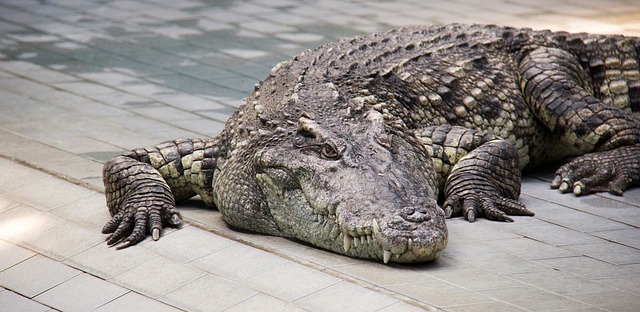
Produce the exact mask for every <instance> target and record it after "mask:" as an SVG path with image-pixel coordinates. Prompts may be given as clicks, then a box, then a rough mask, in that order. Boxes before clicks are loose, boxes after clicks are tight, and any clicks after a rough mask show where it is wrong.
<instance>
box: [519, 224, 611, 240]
mask: <svg viewBox="0 0 640 312" xmlns="http://www.w3.org/2000/svg"><path fill="white" fill-rule="evenodd" d="M512 230H513V232H514V233H517V234H519V235H522V236H524V237H528V238H531V239H533V240H536V241H540V242H543V243H546V244H549V245H551V246H566V245H575V244H587V243H598V242H602V241H604V240H603V239H601V238H599V237H596V236H593V235H590V234H587V233H583V232H579V231H576V230H573V229H568V228H565V227H561V226H558V225H555V224H553V223H549V222H546V221H543V220H540V219H531V220H525V221H520V222H519V223H518V224H513V228H512Z"/></svg>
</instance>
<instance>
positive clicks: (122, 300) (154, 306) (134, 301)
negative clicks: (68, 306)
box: [94, 291, 183, 312]
mask: <svg viewBox="0 0 640 312" xmlns="http://www.w3.org/2000/svg"><path fill="white" fill-rule="evenodd" d="M94 311H95V312H121V311H139V312H143V311H148V312H178V311H183V310H180V309H178V308H175V307H172V306H170V305H167V304H165V303H162V302H159V301H157V300H154V299H151V298H149V297H145V296H143V295H140V294H138V293H135V292H132V291H131V292H128V293H126V294H125V295H123V296H120V297H118V298H116V299H115V300H113V301H110V302H108V303H106V304H104V305H102V306H100V307H98V308H97V309H95V310H94Z"/></svg>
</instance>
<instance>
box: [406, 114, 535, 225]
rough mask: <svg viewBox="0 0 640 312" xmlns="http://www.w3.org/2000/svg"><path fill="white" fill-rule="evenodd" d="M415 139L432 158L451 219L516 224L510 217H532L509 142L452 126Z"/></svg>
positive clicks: (432, 129)
mask: <svg viewBox="0 0 640 312" xmlns="http://www.w3.org/2000/svg"><path fill="white" fill-rule="evenodd" d="M416 135H417V136H418V137H419V138H420V140H421V142H422V143H423V144H424V145H425V146H426V147H427V150H428V151H429V153H430V154H431V157H432V160H433V162H434V168H435V170H436V176H437V179H438V185H439V188H440V189H444V197H445V200H444V203H443V205H442V207H443V209H444V211H445V214H446V216H447V217H448V218H450V217H455V216H460V215H463V216H464V217H465V218H466V219H467V220H468V221H470V222H473V221H475V219H476V217H480V216H484V217H486V218H487V219H490V220H496V221H513V219H511V218H510V217H509V216H508V215H526V216H533V212H531V211H529V210H528V209H527V208H526V207H525V206H524V205H523V204H522V203H520V202H519V201H518V197H519V196H520V168H519V161H518V153H517V150H516V149H515V147H514V146H513V144H511V143H510V142H509V141H507V140H505V139H502V138H500V137H497V136H495V135H492V134H489V133H486V132H482V131H477V130H473V129H468V128H464V127H458V126H450V125H443V126H436V127H428V128H425V129H423V130H420V131H419V132H418V133H416Z"/></svg>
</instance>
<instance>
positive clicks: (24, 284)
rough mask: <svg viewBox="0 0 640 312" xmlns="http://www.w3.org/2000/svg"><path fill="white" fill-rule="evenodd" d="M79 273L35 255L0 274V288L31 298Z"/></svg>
mask: <svg viewBox="0 0 640 312" xmlns="http://www.w3.org/2000/svg"><path fill="white" fill-rule="evenodd" d="M80 273H81V272H80V271H78V270H76V269H74V268H71V267H68V266H66V265H64V264H62V263H60V262H57V261H54V260H51V259H49V258H46V257H44V256H41V255H36V256H34V257H31V258H29V259H27V260H25V261H23V262H21V263H18V264H16V265H14V266H12V267H10V268H8V269H6V270H4V271H2V272H0V286H2V287H4V288H7V289H10V290H12V291H14V292H17V293H19V294H21V295H23V296H25V297H28V298H33V297H34V296H36V295H38V294H40V293H42V292H44V291H46V290H48V289H51V288H53V287H55V286H57V285H59V284H61V283H63V282H65V281H67V280H69V279H71V278H73V277H74V276H76V275H78V274H80Z"/></svg>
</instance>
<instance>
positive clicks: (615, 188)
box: [519, 47, 640, 195]
mask: <svg viewBox="0 0 640 312" xmlns="http://www.w3.org/2000/svg"><path fill="white" fill-rule="evenodd" d="M634 53H635V52H634ZM634 57H635V56H634ZM519 70H520V75H521V88H522V90H523V93H524V96H525V98H526V99H527V101H528V103H529V105H530V106H531V107H532V110H533V111H534V114H536V116H537V117H538V119H540V120H541V121H542V122H543V123H544V124H545V125H546V126H547V127H548V128H549V129H550V130H551V133H552V135H553V137H554V138H557V141H556V142H557V144H556V145H555V146H553V147H552V149H554V150H555V151H556V155H553V156H555V157H556V158H557V157H566V156H576V155H583V154H586V155H583V156H580V157H578V158H576V159H575V160H573V161H571V162H569V163H568V164H566V165H564V166H562V167H560V168H559V169H558V170H557V171H556V176H555V178H554V180H553V182H552V183H551V187H552V188H557V189H559V190H560V191H562V192H571V191H572V192H573V193H575V194H577V195H580V194H587V193H590V192H610V193H612V194H618V195H621V194H622V192H624V190H626V189H627V187H629V186H631V185H634V184H638V183H640V121H639V120H638V119H636V118H635V117H633V115H632V114H631V113H629V112H625V111H623V110H621V109H618V108H615V107H612V106H609V105H606V104H604V103H603V101H602V100H600V99H598V98H596V97H595V96H594V95H593V92H592V91H591V90H590V89H591V87H590V85H589V81H590V80H589V78H588V77H587V76H586V72H585V71H584V70H583V69H582V67H581V66H580V63H579V62H578V60H577V58H576V57H575V56H574V55H572V54H570V53H569V52H566V51H564V50H560V49H556V48H549V47H540V48H537V49H534V50H532V51H530V52H528V53H527V54H526V55H524V56H523V57H522V60H520V63H519ZM635 70H636V71H637V68H636V69H635ZM636 74H637V73H636ZM622 89H624V88H622ZM623 99H624V98H623Z"/></svg>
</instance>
